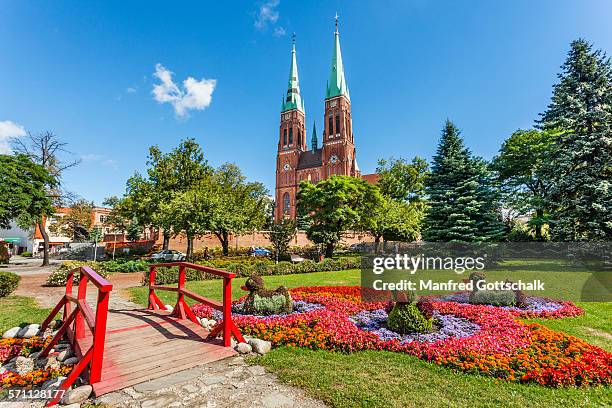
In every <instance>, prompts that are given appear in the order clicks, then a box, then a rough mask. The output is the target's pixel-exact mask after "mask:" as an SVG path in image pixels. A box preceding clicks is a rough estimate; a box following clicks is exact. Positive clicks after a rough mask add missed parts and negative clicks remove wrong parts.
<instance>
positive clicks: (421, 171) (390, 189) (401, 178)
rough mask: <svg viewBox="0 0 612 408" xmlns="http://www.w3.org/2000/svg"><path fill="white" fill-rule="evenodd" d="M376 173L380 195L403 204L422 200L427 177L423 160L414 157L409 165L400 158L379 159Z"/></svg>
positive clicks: (426, 169)
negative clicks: (378, 176)
mask: <svg viewBox="0 0 612 408" xmlns="http://www.w3.org/2000/svg"><path fill="white" fill-rule="evenodd" d="M376 173H378V174H379V175H380V178H379V180H378V187H379V188H380V192H381V194H382V195H384V196H387V197H390V198H392V199H393V200H397V201H404V202H415V201H421V200H422V199H423V197H424V195H425V180H426V179H427V175H428V166H427V162H426V161H425V160H424V159H422V158H420V157H418V156H415V157H414V158H413V159H412V161H411V162H410V163H409V162H408V161H407V160H406V159H403V158H401V157H400V158H399V159H394V158H390V159H388V160H386V159H380V160H379V161H378V168H377V169H376Z"/></svg>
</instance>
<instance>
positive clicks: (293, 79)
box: [281, 34, 304, 112]
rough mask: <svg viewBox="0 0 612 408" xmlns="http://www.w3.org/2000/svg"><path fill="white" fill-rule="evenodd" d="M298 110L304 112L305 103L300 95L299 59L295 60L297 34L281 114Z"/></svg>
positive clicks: (292, 49)
mask: <svg viewBox="0 0 612 408" xmlns="http://www.w3.org/2000/svg"><path fill="white" fill-rule="evenodd" d="M292 109H297V110H299V111H302V112H304V101H303V100H302V96H301V95H300V80H299V79H298V68H297V59H296V58H295V34H294V35H293V46H292V48H291V68H290V69H289V85H288V88H287V95H286V97H285V98H284V99H283V104H282V107H281V112H285V111H288V110H292Z"/></svg>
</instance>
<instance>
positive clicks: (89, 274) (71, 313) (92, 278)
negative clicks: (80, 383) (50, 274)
mask: <svg viewBox="0 0 612 408" xmlns="http://www.w3.org/2000/svg"><path fill="white" fill-rule="evenodd" d="M77 273H78V274H79V283H78V290H77V295H76V297H75V296H74V295H73V292H72V289H73V278H74V275H75V274H77ZM88 283H92V284H93V285H94V286H96V288H97V289H98V296H97V304H96V311H95V313H94V311H93V310H92V309H91V307H90V306H89V304H88V303H87V284H88ZM112 289H113V285H112V284H111V283H110V282H109V281H107V280H106V279H104V278H103V277H101V276H100V275H98V274H97V273H96V272H95V271H94V270H93V269H91V268H89V267H87V266H82V267H79V268H75V269H73V270H71V271H69V272H68V274H67V276H66V293H65V294H64V296H62V299H60V301H59V302H58V303H57V305H56V306H55V307H54V308H53V310H52V311H51V313H50V314H49V316H48V317H47V318H46V319H45V321H44V322H43V323H42V324H41V327H40V330H41V331H43V332H44V331H45V330H46V329H47V327H49V324H50V323H51V322H52V321H53V319H55V316H56V315H57V314H58V313H59V312H60V310H62V309H63V317H62V324H61V326H60V328H59V329H58V330H57V333H56V334H55V335H54V336H53V339H52V340H51V342H50V343H49V344H48V345H47V346H46V347H45V348H44V349H43V350H42V351H41V352H40V354H39V358H40V357H46V356H48V355H49V352H50V351H51V349H52V348H53V347H55V345H56V344H57V343H58V342H59V341H60V340H61V339H62V338H64V337H66V338H67V339H68V341H69V342H70V345H71V347H72V349H73V350H74V351H75V353H76V354H77V356H78V357H80V360H79V362H78V364H77V365H76V366H75V367H74V368H73V370H72V371H71V372H70V375H68V378H66V380H65V381H64V382H63V383H62V385H61V386H60V387H59V390H58V392H57V394H56V395H55V398H53V399H52V400H50V401H49V402H48V403H47V406H51V405H55V404H57V402H58V401H59V399H60V398H61V396H62V393H63V391H66V390H67V389H68V388H70V386H71V385H72V384H73V383H74V381H75V380H76V379H77V378H78V377H79V375H81V373H83V371H84V370H85V369H86V368H87V366H88V365H89V373H88V376H89V383H90V384H95V383H97V382H99V381H100V379H101V377H102V362H103V359H104V341H105V337H106V322H107V317H108V301H109V297H110V292H111V290H112ZM73 306H74V310H73ZM86 327H87V329H88V330H89V332H90V333H91V337H92V341H91V346H90V347H89V349H87V350H86V351H85V352H83V350H81V348H80V344H79V342H78V340H79V339H82V338H84V337H86V332H85V328H86Z"/></svg>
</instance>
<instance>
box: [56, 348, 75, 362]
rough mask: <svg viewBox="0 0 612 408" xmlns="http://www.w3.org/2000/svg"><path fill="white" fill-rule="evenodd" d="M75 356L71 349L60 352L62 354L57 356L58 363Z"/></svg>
mask: <svg viewBox="0 0 612 408" xmlns="http://www.w3.org/2000/svg"><path fill="white" fill-rule="evenodd" d="M73 356H74V352H73V351H72V349H71V348H67V349H65V350H62V351H60V353H59V354H58V355H57V360H58V361H65V360H67V359H69V358H70V357H73Z"/></svg>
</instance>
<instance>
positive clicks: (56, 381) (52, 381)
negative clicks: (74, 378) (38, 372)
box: [42, 377, 66, 390]
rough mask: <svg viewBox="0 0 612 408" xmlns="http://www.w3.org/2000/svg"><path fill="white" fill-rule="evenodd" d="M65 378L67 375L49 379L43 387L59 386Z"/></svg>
mask: <svg viewBox="0 0 612 408" xmlns="http://www.w3.org/2000/svg"><path fill="white" fill-rule="evenodd" d="M65 379H66V377H56V378H51V379H50V380H47V381H45V382H44V383H43V385H42V389H43V390H46V389H48V388H59V387H60V386H61V385H62V383H63V382H64V380H65Z"/></svg>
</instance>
